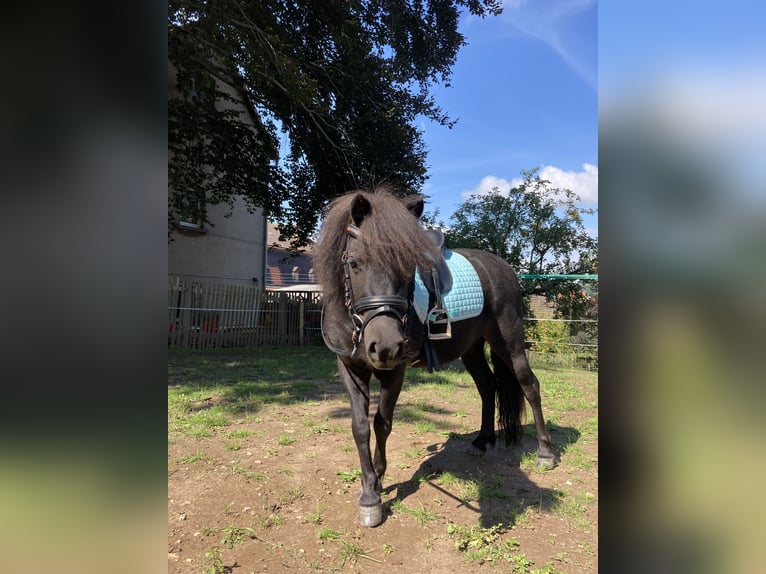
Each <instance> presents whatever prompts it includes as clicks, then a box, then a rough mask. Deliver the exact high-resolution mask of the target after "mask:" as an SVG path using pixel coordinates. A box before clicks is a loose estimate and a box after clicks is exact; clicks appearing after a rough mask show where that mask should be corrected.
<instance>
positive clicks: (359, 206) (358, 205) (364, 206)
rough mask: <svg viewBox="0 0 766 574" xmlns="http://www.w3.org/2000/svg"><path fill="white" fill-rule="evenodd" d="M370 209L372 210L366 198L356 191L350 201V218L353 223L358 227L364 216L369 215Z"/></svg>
mask: <svg viewBox="0 0 766 574" xmlns="http://www.w3.org/2000/svg"><path fill="white" fill-rule="evenodd" d="M370 211H372V205H370V202H369V201H368V199H367V198H366V197H365V196H363V195H362V194H361V193H357V194H356V197H355V198H354V200H353V201H352V202H351V219H352V220H353V221H354V225H356V226H357V227H359V226H360V225H361V224H362V221H364V218H365V217H367V216H368V215H370Z"/></svg>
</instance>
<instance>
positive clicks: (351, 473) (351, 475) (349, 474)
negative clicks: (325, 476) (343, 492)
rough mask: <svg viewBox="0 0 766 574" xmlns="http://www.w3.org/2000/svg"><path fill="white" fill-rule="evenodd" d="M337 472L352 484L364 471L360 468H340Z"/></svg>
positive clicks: (344, 480)
mask: <svg viewBox="0 0 766 574" xmlns="http://www.w3.org/2000/svg"><path fill="white" fill-rule="evenodd" d="M335 474H336V475H337V476H338V477H339V478H340V479H341V480H342V481H343V482H345V483H346V484H351V483H352V482H355V481H356V479H357V478H359V477H361V476H362V471H361V469H359V468H350V469H349V470H338V471H336V472H335Z"/></svg>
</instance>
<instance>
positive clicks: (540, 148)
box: [419, 0, 598, 235]
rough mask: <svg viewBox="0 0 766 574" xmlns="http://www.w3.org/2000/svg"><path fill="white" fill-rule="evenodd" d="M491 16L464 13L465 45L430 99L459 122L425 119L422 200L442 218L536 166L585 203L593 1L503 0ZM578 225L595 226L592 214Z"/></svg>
mask: <svg viewBox="0 0 766 574" xmlns="http://www.w3.org/2000/svg"><path fill="white" fill-rule="evenodd" d="M504 7H505V8H504V12H503V14H502V15H500V16H499V17H494V18H486V19H483V20H482V19H480V18H475V17H466V16H464V17H463V18H462V19H461V22H460V30H461V32H462V33H463V34H464V35H465V36H466V39H467V41H468V45H467V46H464V47H463V49H462V50H461V51H460V52H459V54H458V60H457V63H456V64H455V66H454V67H453V76H452V81H451V84H452V86H451V87H449V88H445V87H439V88H437V89H436V90H434V95H435V98H436V101H437V103H438V104H439V105H440V106H441V107H442V108H443V110H444V111H446V112H447V113H448V114H449V115H450V117H452V118H457V119H458V123H457V125H456V126H455V127H453V128H452V129H448V128H446V127H442V126H439V125H437V124H435V123H434V122H430V121H427V120H425V121H423V122H422V123H421V124H420V126H419V127H420V128H421V129H422V130H423V131H424V139H425V142H426V146H427V148H428V160H427V165H428V174H429V176H430V178H429V180H428V182H427V183H426V186H425V187H424V189H423V191H424V192H425V193H426V194H428V195H430V199H429V202H428V205H427V210H428V211H429V212H431V213H432V212H433V211H434V209H436V208H438V209H439V212H440V219H442V220H444V221H445V222H447V221H448V219H449V216H450V215H452V213H454V211H455V210H456V209H457V207H458V206H459V204H460V203H461V202H463V201H464V200H465V199H466V198H467V197H468V195H469V194H470V193H476V192H486V191H489V190H490V189H491V188H492V187H493V186H498V187H499V188H500V189H508V188H509V187H510V186H511V185H513V184H514V183H515V182H514V180H518V179H519V178H520V171H521V170H523V169H531V168H534V167H540V168H542V175H543V176H544V177H545V178H546V179H549V180H551V182H552V183H553V185H554V186H556V187H566V188H569V189H572V190H573V191H575V192H576V193H578V195H580V196H581V197H582V199H583V201H582V205H583V206H584V207H597V206H598V205H597V203H598V192H597V189H598V126H597V121H598V91H597V90H598V77H597V63H598V58H597V20H598V18H597V3H596V2H595V1H582V0H557V1H552V0H542V1H541V0H537V1H534V2H533V1H531V0H529V1H527V0H506V2H505V3H504ZM585 224H586V227H588V228H589V230H591V232H592V234H593V235H596V234H597V225H598V222H597V215H593V216H589V217H588V218H587V219H586V221H585Z"/></svg>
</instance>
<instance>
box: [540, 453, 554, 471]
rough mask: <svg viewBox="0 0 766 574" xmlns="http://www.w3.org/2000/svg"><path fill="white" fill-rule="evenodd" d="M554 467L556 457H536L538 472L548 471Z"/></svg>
mask: <svg viewBox="0 0 766 574" xmlns="http://www.w3.org/2000/svg"><path fill="white" fill-rule="evenodd" d="M555 466H556V457H555V456H551V457H545V458H544V457H542V456H538V457H537V468H539V469H540V470H550V469H552V468H554V467H555Z"/></svg>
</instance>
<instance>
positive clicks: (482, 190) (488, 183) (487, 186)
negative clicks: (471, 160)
mask: <svg viewBox="0 0 766 574" xmlns="http://www.w3.org/2000/svg"><path fill="white" fill-rule="evenodd" d="M512 187H513V184H512V183H511V182H510V181H508V180H507V179H503V178H501V177H495V176H494V175H488V176H487V177H485V178H484V179H482V180H481V181H480V182H479V185H477V186H476V187H475V188H473V189H471V190H468V191H464V192H462V193H461V194H460V196H461V197H462V198H463V199H468V198H469V197H470V196H472V195H487V194H489V192H491V191H492V190H493V189H494V188H498V189H499V190H500V193H508V191H510V189H511V188H512Z"/></svg>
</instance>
